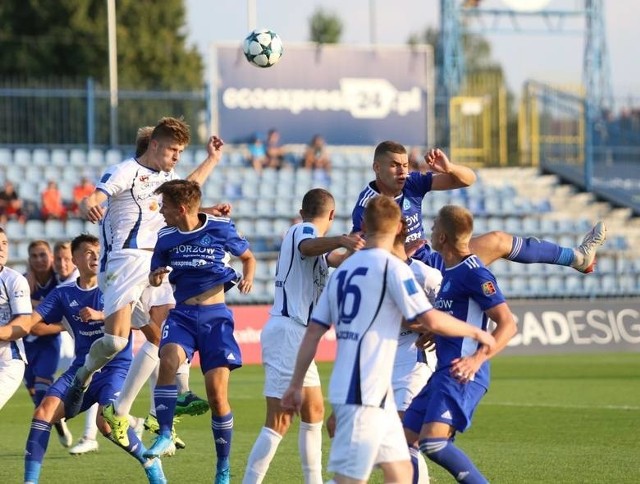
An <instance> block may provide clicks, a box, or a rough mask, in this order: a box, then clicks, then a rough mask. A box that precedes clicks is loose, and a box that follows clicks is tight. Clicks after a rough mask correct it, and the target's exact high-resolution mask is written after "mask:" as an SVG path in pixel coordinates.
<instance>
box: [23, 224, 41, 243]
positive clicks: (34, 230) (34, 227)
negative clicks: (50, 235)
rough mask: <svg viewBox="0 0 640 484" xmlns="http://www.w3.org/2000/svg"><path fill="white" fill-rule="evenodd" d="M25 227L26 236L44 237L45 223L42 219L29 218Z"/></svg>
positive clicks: (31, 237)
mask: <svg viewBox="0 0 640 484" xmlns="http://www.w3.org/2000/svg"><path fill="white" fill-rule="evenodd" d="M24 229H25V236H26V237H27V238H29V239H42V237H43V236H44V223H43V222H42V220H27V221H26V222H25V226H24Z"/></svg>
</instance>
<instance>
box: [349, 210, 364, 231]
mask: <svg viewBox="0 0 640 484" xmlns="http://www.w3.org/2000/svg"><path fill="white" fill-rule="evenodd" d="M363 218H364V207H363V206H362V205H360V204H357V205H356V206H355V207H354V208H353V212H351V222H352V223H353V227H352V228H351V232H362V219H363Z"/></svg>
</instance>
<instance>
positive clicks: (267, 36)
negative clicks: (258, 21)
mask: <svg viewBox="0 0 640 484" xmlns="http://www.w3.org/2000/svg"><path fill="white" fill-rule="evenodd" d="M242 49H243V51H244V55H245V57H246V58H247V60H248V61H249V63H250V64H251V65H253V66H256V67H271V66H272V65H274V64H276V63H277V62H278V61H279V60H280V57H282V52H283V48H282V40H281V39H280V36H279V35H278V34H276V33H275V32H274V31H273V30H269V29H258V30H254V31H253V32H251V33H250V34H249V35H247V37H246V39H244V44H243V46H242Z"/></svg>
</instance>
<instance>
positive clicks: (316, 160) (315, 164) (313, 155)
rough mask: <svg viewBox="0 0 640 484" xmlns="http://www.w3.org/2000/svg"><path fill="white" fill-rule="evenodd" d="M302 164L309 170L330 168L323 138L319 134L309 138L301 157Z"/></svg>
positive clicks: (328, 169)
mask: <svg viewBox="0 0 640 484" xmlns="http://www.w3.org/2000/svg"><path fill="white" fill-rule="evenodd" d="M302 166H303V167H304V168H309V169H311V170H324V171H327V172H328V171H330V170H331V160H330V158H329V154H328V153H327V148H326V145H325V142H324V138H323V137H322V136H320V135H319V134H317V135H315V136H314V137H313V138H311V141H310V142H309V144H308V145H307V148H306V149H305V152H304V157H303V159H302Z"/></svg>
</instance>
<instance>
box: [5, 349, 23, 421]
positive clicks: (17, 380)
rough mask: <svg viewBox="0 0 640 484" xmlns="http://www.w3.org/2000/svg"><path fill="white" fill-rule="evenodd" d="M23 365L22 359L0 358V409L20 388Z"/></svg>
mask: <svg viewBox="0 0 640 484" xmlns="http://www.w3.org/2000/svg"><path fill="white" fill-rule="evenodd" d="M24 367H25V365H24V361H22V360H15V359H14V360H0V410H2V407H4V405H5V403H7V402H8V401H9V399H10V398H11V397H12V396H13V394H14V393H15V392H16V390H17V389H18V388H20V384H21V383H22V378H24Z"/></svg>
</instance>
